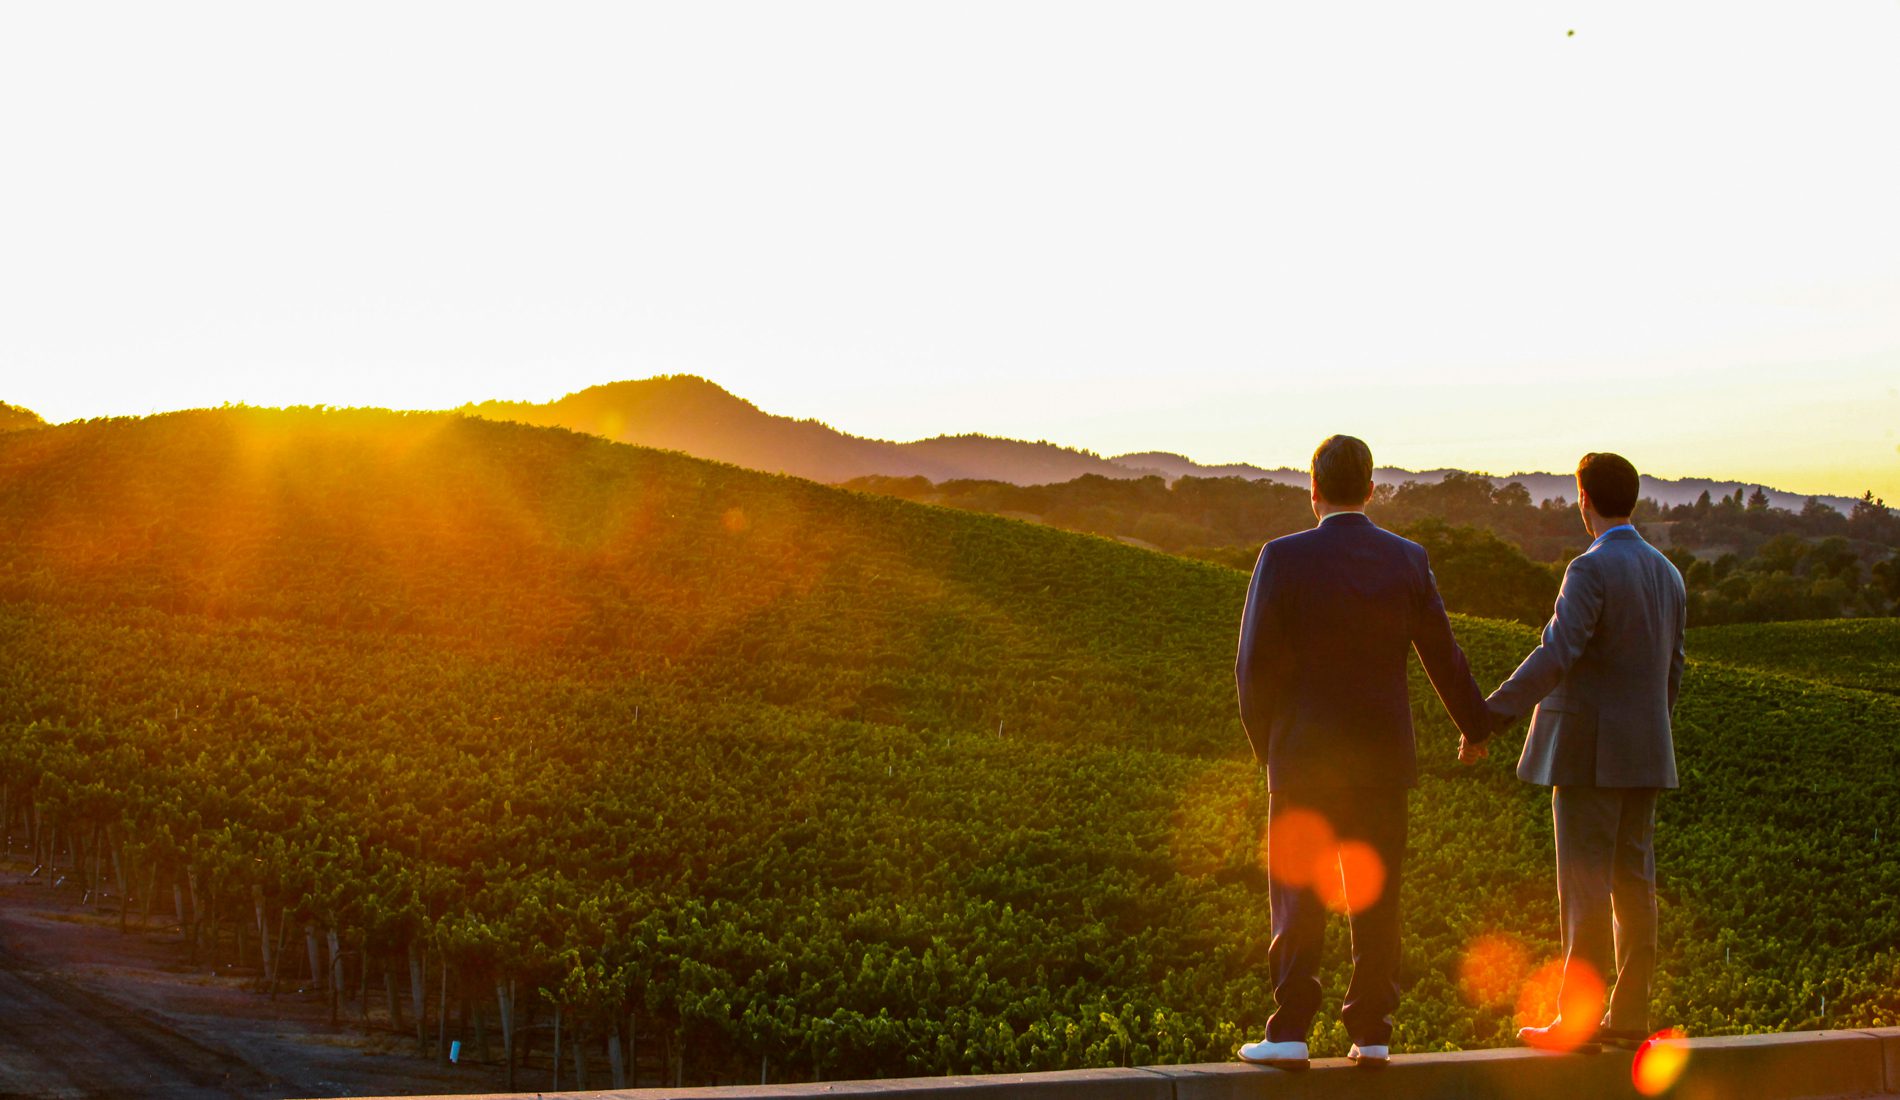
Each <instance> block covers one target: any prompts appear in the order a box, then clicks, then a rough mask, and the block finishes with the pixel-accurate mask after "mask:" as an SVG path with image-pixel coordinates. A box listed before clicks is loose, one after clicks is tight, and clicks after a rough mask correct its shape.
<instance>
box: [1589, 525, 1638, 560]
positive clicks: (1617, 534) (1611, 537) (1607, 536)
mask: <svg viewBox="0 0 1900 1100" xmlns="http://www.w3.org/2000/svg"><path fill="white" fill-rule="evenodd" d="M1630 539H1635V540H1636V541H1637V542H1642V541H1643V536H1642V535H1640V534H1638V533H1637V532H1636V528H1634V527H1632V526H1630V525H1629V524H1627V523H1619V524H1617V525H1616V526H1615V527H1612V528H1610V529H1609V530H1608V531H1605V532H1603V533H1602V534H1601V535H1598V536H1597V537H1596V538H1594V539H1592V540H1591V541H1590V549H1591V550H1595V549H1596V548H1597V547H1598V546H1601V545H1602V544H1603V543H1606V542H1627V541H1629V540H1630ZM1585 552H1586V553H1588V551H1585Z"/></svg>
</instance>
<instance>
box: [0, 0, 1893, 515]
mask: <svg viewBox="0 0 1900 1100" xmlns="http://www.w3.org/2000/svg"><path fill="white" fill-rule="evenodd" d="M1572 31H1574V32H1575V33H1574V34H1571V33H1569V32H1572ZM1896 56H1900V3H1896V2H1895V0H1877V2H1875V0H1867V2H1854V0H1839V2H1829V3H1824V4H1788V3H1785V2H1782V3H1772V4H1767V3H1764V4H1748V3H1740V4H1738V3H1732V2H1722V3H1680V4H1675V3H1664V2H1659V0H1651V2H1644V3H1627V4H1619V3H1603V2H1596V0H1592V2H1587V3H1586V2H1574V3H1536V2H1530V0H1501V2H1497V3H1485V4H1464V3H1455V2H1453V3H1434V4H1419V3H1416V2H1405V3H1398V2H1394V3H1390V4H1370V5H1368V4H1348V3H1297V4H1296V3H1280V4H1260V3H1248V4H1181V3H1154V4H1145V5H1128V4H1112V3H1104V2H1100V0H1093V2H1087V3H1073V4H1054V3H1033V2H1021V0H1016V2H1010V3H996V4H985V3H973V2H969V0H961V2H958V3H943V4H918V3H906V2H902V0H881V2H875V3H864V4H819V3H804V2H799V3H761V4H719V3H707V2H693V3H679V4H666V3H646V4H607V5H598V6H592V5H570V4H540V3H537V4H526V3H524V4H519V5H513V6H497V5H489V4H475V3H455V4H441V5H435V4H401V3H374V4H340V3H325V4H302V5H290V4H255V3H234V4H225V5H207V4H172V3H167V4H125V5H109V4H107V5H99V4H10V5H6V6H4V7H0V400H4V401H9V402H12V403H15V404H22V405H25V406H27V407H29V408H33V409H35V410H37V411H39V412H40V413H41V414H43V415H45V416H46V417H48V418H49V419H53V420H65V419H70V418H75V417H85V416H95V415H107V414H123V413H145V412H151V411H157V410H165V409H173V408H181V407H190V406H199V405H215V404H219V403H222V402H226V401H231V402H236V401H246V402H250V403H253V404H285V403H293V402H323V403H328V404H377V405H389V406H395V407H446V406H452V405H455V404H459V403H461V402H463V401H469V400H478V399H483V398H490V397H508V398H532V399H548V398H552V397H555V396H558V395H560V394H562V393H565V392H568V391H570V390H575V389H580V388H582V387H585V386H587V385H591V384H594V383H598V382H605V381H612V380H616V379H623V378H643V377H648V376H651V375H655V374H669V373H682V372H684V373H695V374H702V375H705V376H707V377H709V378H712V379H713V380H715V381H717V382H719V383H720V384H722V385H724V386H726V387H727V388H728V389H731V390H733V391H734V392H736V393H738V394H740V395H741V396H744V397H746V398H749V399H751V400H753V401H755V402H756V403H758V404H759V405H760V406H761V407H763V408H765V409H767V410H770V411H773V412H779V413H786V414H790V415H796V416H809V417H817V418H819V419H822V420H825V421H827V422H829V423H831V424H833V425H835V426H837V427H839V428H842V429H844V430H847V431H851V432H855V433H858V434H863V435H872V436H878V437H883V438H893V439H911V438H918V437H922V436H929V435H935V434H939V433H945V432H965V431H980V432H986V433H990V434H994V435H1005V436H1016V437H1024V438H1030V439H1039V438H1040V439H1049V440H1052V441H1055V442H1060V443H1065V444H1069V445H1073V446H1081V447H1087V448H1090V449H1093V450H1097V451H1101V452H1103V453H1110V454H1112V453H1119V452H1123V451H1130V450H1154V449H1159V450H1172V451H1177V452H1181V453H1184V454H1187V455H1189V456H1191V457H1194V458H1197V459H1200V460H1203V461H1208V462H1229V461H1249V462H1256V463H1261V464H1263V465H1269V466H1271V465H1280V464H1289V465H1300V464H1302V463H1304V461H1305V459H1306V457H1307V456H1308V454H1310V452H1311V449H1312V447H1313V444H1314V443H1315V442H1317V441H1318V439H1319V438H1320V437H1322V436H1324V435H1326V434H1328V433H1330V432H1334V431H1349V432H1353V433H1354V434H1358V435H1361V436H1364V437H1365V438H1366V439H1367V440H1368V441H1369V442H1370V443H1371V444H1372V447H1373V451H1374V454H1375V456H1376V457H1377V458H1378V459H1379V461H1380V462H1382V463H1389V464H1394V465H1404V466H1410V467H1414V468H1419V467H1433V466H1447V465H1449V466H1460V467H1465V468H1475V469H1484V470H1489V471H1491V472H1494V473H1506V472H1511V471H1515V470H1521V469H1550V470H1558V471H1561V470H1567V469H1571V468H1574V465H1575V462H1576V458H1577V456H1578V455H1579V454H1580V453H1581V452H1583V451H1585V450H1604V449H1611V450H1618V451H1621V452H1623V453H1624V454H1626V455H1628V456H1629V457H1631V458H1632V459H1633V460H1634V461H1635V462H1636V463H1637V464H1638V466H1640V467H1641V468H1643V469H1644V471H1645V472H1649V473H1655V474H1659V475H1664V476H1682V475H1706V476H1712V477H1723V478H1736V479H1744V480H1751V481H1761V482H1765V483H1767V484H1770V485H1774V486H1777V487H1780V488H1785V489H1790V490H1793V491H1798V492H1823V493H1841V494H1850V495H1859V493H1860V492H1861V491H1862V490H1864V489H1867V488H1870V487H1871V488H1873V489H1874V490H1875V491H1876V492H1878V493H1881V494H1882V495H1883V496H1885V497H1886V498H1887V499H1888V500H1889V501H1894V502H1900V436H1897V435H1896V429H1897V428H1900V200H1897V199H1896V198H1895V196H1896V195H1900V154H1896V153H1895V144H1894V140H1893V132H1894V126H1895V122H1894V115H1895V110H1896V108H1897V107H1900V64H1895V63H1894V58H1895V57H1896Z"/></svg>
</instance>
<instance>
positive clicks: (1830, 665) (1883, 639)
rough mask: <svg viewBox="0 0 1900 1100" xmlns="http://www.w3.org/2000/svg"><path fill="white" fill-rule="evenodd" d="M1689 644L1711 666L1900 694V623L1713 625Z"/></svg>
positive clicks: (1698, 632)
mask: <svg viewBox="0 0 1900 1100" xmlns="http://www.w3.org/2000/svg"><path fill="white" fill-rule="evenodd" d="M1689 645H1690V647H1691V648H1692V649H1694V651H1695V652H1696V654H1697V655H1698V656H1700V657H1701V658H1702V659H1703V660H1705V661H1719V662H1721V663H1722V664H1725V665H1732V666H1734V667H1736V668H1746V669H1752V670H1754V671H1756V672H1774V673H1783V674H1786V675H1791V676H1798V677H1800V678H1801V679H1804V680H1818V681H1820V682H1822V683H1826V684H1833V685H1835V686H1837V687H1850V688H1860V689H1862V690H1865V691H1884V692H1888V693H1900V619H1894V618H1885V619H1844V620H1839V621H1834V620H1829V621H1824V622H1800V623H1763V624H1759V625H1750V626H1710V627H1703V628H1701V629H1698V630H1693V631H1691V632H1690V634H1689Z"/></svg>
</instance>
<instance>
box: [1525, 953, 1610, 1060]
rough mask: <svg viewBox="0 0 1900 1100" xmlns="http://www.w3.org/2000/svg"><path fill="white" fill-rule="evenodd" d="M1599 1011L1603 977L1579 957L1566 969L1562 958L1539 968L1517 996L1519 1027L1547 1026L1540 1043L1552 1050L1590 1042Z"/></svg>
mask: <svg viewBox="0 0 1900 1100" xmlns="http://www.w3.org/2000/svg"><path fill="white" fill-rule="evenodd" d="M1602 1014H1603V979H1602V978H1600V977H1598V976H1597V972H1596V968H1595V967H1593V966H1591V965H1590V964H1589V963H1586V962H1584V961H1583V960H1581V959H1579V960H1577V961H1575V962H1573V963H1571V964H1570V966H1569V968H1568V970H1567V971H1566V968H1565V967H1564V962H1563V960H1562V959H1555V960H1552V961H1551V962H1547V963H1545V964H1544V965H1543V966H1540V967H1538V968H1537V969H1536V970H1535V971H1533V972H1532V973H1531V976H1530V979H1529V980H1528V981H1526V982H1525V983H1524V988H1523V991H1522V992H1520V993H1519V994H1518V998H1517V1023H1518V1026H1519V1027H1544V1026H1547V1025H1548V1026H1549V1027H1550V1031H1549V1032H1548V1033H1547V1034H1546V1035H1545V1037H1544V1041H1543V1042H1542V1043H1540V1044H1539V1045H1541V1046H1545V1047H1548V1048H1550V1049H1553V1050H1575V1049H1577V1048H1578V1047H1580V1046H1582V1045H1583V1044H1584V1043H1586V1042H1589V1041H1590V1038H1591V1037H1592V1036H1594V1035H1595V1034H1596V1032H1597V1020H1598V1019H1599V1018H1600V1017H1601V1016H1602Z"/></svg>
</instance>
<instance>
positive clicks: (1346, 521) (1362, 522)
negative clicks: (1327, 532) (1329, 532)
mask: <svg viewBox="0 0 1900 1100" xmlns="http://www.w3.org/2000/svg"><path fill="white" fill-rule="evenodd" d="M1319 525H1320V526H1321V527H1371V526H1374V524H1373V522H1372V519H1371V517H1369V516H1367V515H1366V514H1365V513H1364V512H1334V513H1333V514H1332V515H1330V516H1327V517H1326V518H1325V519H1323V520H1320V521H1319Z"/></svg>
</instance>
